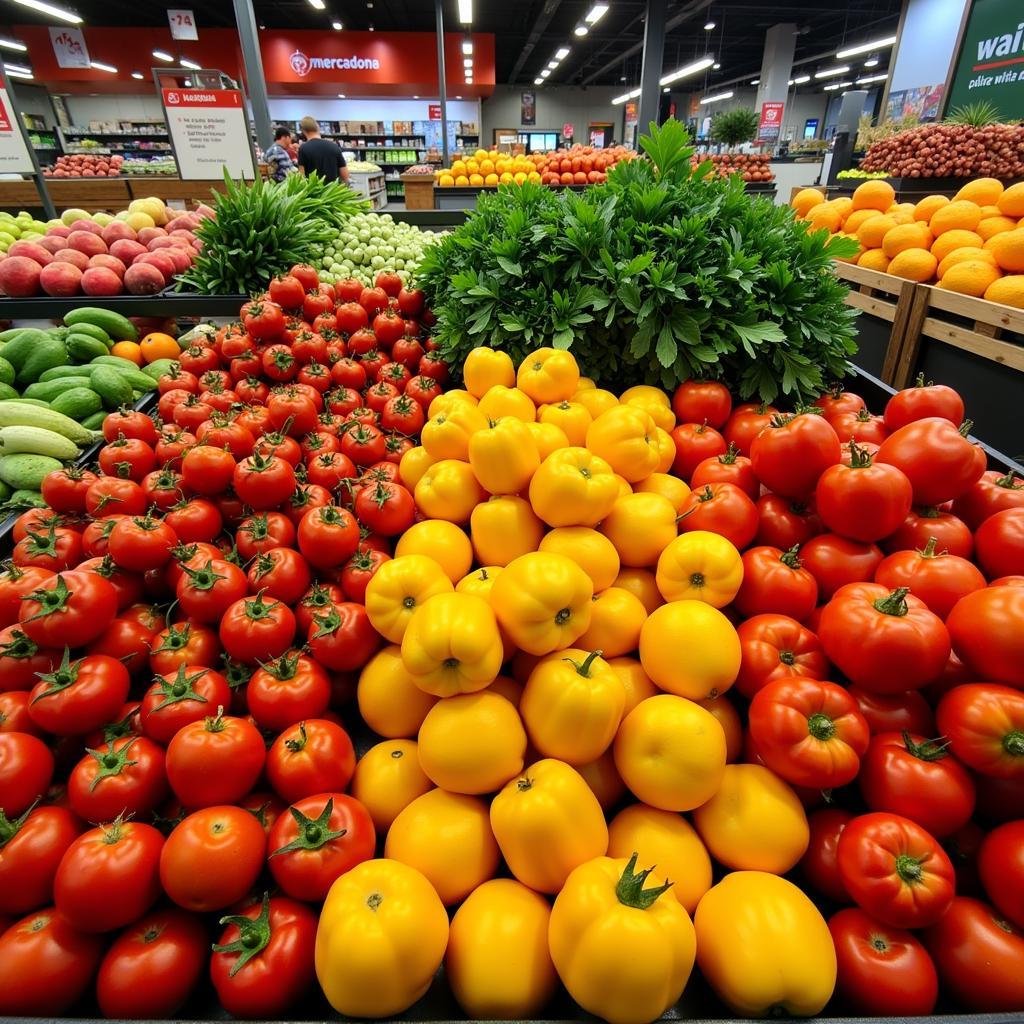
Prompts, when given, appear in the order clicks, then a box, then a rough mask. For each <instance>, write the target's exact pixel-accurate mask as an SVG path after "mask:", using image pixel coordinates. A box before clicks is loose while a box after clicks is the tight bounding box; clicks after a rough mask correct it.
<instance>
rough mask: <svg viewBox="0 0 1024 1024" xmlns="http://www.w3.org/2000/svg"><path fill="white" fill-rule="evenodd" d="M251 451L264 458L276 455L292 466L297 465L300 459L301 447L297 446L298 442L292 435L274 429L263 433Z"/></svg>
mask: <svg viewBox="0 0 1024 1024" xmlns="http://www.w3.org/2000/svg"><path fill="white" fill-rule="evenodd" d="M253 451H254V452H256V453H257V454H258V455H262V456H264V457H266V458H269V457H270V456H272V455H276V456H277V457H278V458H281V459H284V461H285V462H287V463H289V464H290V465H292V466H297V465H298V464H299V463H300V462H301V461H302V449H301V448H300V447H299V442H298V441H296V440H295V438H294V437H289V436H288V435H287V434H282V433H280V432H279V431H276V430H275V431H272V432H271V433H269V434H264V435H263V436H262V437H261V438H260V439H259V441H257V442H256V445H255V447H254V448H253Z"/></svg>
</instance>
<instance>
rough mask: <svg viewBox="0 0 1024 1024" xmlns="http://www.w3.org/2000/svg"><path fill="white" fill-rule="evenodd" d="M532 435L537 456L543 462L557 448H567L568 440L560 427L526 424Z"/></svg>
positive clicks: (546, 424) (547, 424)
mask: <svg viewBox="0 0 1024 1024" xmlns="http://www.w3.org/2000/svg"><path fill="white" fill-rule="evenodd" d="M526 425H527V427H529V428H530V433H531V434H532V435H533V443H534V444H535V445H536V446H537V454H538V455H539V456H540V459H541V462H543V461H544V460H545V459H546V458H547V457H548V456H549V455H550V454H551V453H552V452H554V451H557V450H558V449H559V448H568V447H569V438H567V437H566V436H565V431H564V430H563V429H562V428H561V427H556V426H555V425H554V423H527V424H526Z"/></svg>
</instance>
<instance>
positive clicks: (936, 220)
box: [928, 199, 981, 238]
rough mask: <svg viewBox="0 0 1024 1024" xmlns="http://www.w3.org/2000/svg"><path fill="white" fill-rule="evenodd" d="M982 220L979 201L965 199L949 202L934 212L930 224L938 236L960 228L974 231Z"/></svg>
mask: <svg viewBox="0 0 1024 1024" xmlns="http://www.w3.org/2000/svg"><path fill="white" fill-rule="evenodd" d="M980 220H981V208H980V207H979V206H978V204H977V203H969V202H967V201H966V200H964V199H961V200H958V201H956V202H953V203H948V204H947V205H946V206H943V207H942V209H941V210H936V211H935V213H934V214H932V219H931V220H930V221H928V226H929V227H930V228H931V229H932V234H933V235H935V237H936V238H938V236H939V235H942V234H944V233H945V232H947V231H953V230H955V229H959V230H961V231H973V230H974V229H975V228H976V227H977V226H978V221H980Z"/></svg>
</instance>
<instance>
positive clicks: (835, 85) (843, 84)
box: [825, 82, 853, 92]
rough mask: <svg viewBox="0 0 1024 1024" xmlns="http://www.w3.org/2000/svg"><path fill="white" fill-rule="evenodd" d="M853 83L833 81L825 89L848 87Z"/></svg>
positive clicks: (827, 90)
mask: <svg viewBox="0 0 1024 1024" xmlns="http://www.w3.org/2000/svg"><path fill="white" fill-rule="evenodd" d="M851 85H853V82H833V83H832V84H831V85H826V86H825V91H826V92H829V91H830V90H832V89H846V88H848V87H849V86H851Z"/></svg>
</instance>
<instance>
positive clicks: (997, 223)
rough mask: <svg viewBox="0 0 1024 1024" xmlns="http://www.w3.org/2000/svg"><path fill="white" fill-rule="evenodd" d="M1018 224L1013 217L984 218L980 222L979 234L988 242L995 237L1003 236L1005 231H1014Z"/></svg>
mask: <svg viewBox="0 0 1024 1024" xmlns="http://www.w3.org/2000/svg"><path fill="white" fill-rule="evenodd" d="M1016 227H1017V222H1016V221H1015V220H1014V219H1013V218H1012V217H1003V216H1001V215H1000V216H996V217H984V218H983V219H982V220H980V221H979V222H978V229H977V230H978V234H979V235H981V237H982V238H984V239H985V241H986V242H987V241H988V240H989V239H990V238H991V237H992V236H993V235H999V234H1002V233H1003V232H1004V231H1013V230H1014V228H1016Z"/></svg>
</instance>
